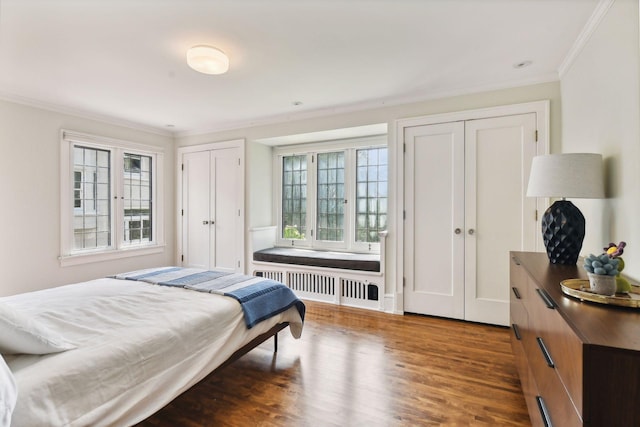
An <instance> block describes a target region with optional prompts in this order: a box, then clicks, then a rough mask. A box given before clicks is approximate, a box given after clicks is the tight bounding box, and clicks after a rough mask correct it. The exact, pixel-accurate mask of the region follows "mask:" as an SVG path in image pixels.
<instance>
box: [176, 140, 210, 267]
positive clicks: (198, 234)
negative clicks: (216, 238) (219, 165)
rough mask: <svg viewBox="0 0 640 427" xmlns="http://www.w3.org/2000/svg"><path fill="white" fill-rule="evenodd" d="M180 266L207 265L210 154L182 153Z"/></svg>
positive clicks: (208, 254) (208, 251) (199, 152)
mask: <svg viewBox="0 0 640 427" xmlns="http://www.w3.org/2000/svg"><path fill="white" fill-rule="evenodd" d="M182 164H183V171H182V210H183V215H182V239H183V241H182V248H183V249H182V250H183V260H182V265H183V266H185V267H195V268H205V269H208V268H209V262H210V258H211V250H210V241H211V235H210V231H211V229H210V227H209V223H208V221H209V219H210V216H211V215H210V203H209V202H210V200H209V195H210V193H211V190H210V185H211V183H210V179H211V178H210V169H211V168H210V154H209V152H208V151H198V152H194V153H185V154H184V155H183V157H182Z"/></svg>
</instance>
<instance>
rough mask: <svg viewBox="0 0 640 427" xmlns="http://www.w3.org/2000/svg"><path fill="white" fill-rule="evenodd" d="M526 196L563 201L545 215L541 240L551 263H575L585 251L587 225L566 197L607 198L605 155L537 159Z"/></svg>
mask: <svg viewBox="0 0 640 427" xmlns="http://www.w3.org/2000/svg"><path fill="white" fill-rule="evenodd" d="M527 197H556V198H561V200H557V201H556V202H555V203H554V204H552V205H551V206H550V207H549V208H548V209H547V210H546V211H545V213H544V215H543V216H542V239H543V241H544V246H545V247H546V249H547V255H548V256H549V261H550V262H551V263H552V264H567V265H570V264H575V263H576V262H577V261H578V255H579V254H580V249H582V241H583V240H584V230H585V222H584V216H583V215H582V212H580V209H578V208H577V207H576V206H575V205H574V204H573V203H571V202H570V201H568V200H566V198H567V197H571V198H582V199H600V198H603V197H604V170H603V165H602V155H600V154H593V153H566V154H550V155H545V156H536V157H534V158H533V162H532V163H531V174H530V175H529V186H528V188H527Z"/></svg>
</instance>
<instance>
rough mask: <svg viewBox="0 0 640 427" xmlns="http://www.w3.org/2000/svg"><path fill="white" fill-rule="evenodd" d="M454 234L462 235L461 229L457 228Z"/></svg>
mask: <svg viewBox="0 0 640 427" xmlns="http://www.w3.org/2000/svg"><path fill="white" fill-rule="evenodd" d="M453 232H454V233H456V234H460V233H462V230H460V229H459V228H456V229H455V230H453Z"/></svg>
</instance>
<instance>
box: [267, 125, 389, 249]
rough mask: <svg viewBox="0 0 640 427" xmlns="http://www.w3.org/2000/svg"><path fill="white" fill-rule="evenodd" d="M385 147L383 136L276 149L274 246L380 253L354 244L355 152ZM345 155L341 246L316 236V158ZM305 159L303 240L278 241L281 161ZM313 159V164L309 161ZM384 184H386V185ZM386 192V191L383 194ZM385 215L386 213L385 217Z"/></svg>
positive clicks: (376, 246)
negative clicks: (295, 156) (305, 207)
mask: <svg viewBox="0 0 640 427" xmlns="http://www.w3.org/2000/svg"><path fill="white" fill-rule="evenodd" d="M377 147H387V150H388V143H387V136H386V135H376V136H371V137H362V138H353V139H347V140H337V141H326V142H321V143H309V144H300V145H288V146H281V147H276V148H275V149H274V155H273V171H274V172H273V173H274V177H273V182H274V183H275V184H276V185H275V197H274V205H275V206H274V211H275V212H276V218H277V236H276V245H277V246H282V247H298V248H307V249H319V250H340V251H344V252H359V253H380V243H369V242H356V213H355V209H356V207H355V203H356V160H357V159H356V150H359V149H366V148H377ZM337 151H344V152H345V170H344V175H345V198H346V200H347V204H346V207H345V218H344V236H345V240H344V241H342V242H334V241H318V240H316V233H317V225H316V221H317V218H316V217H317V206H316V204H317V197H316V196H317V194H316V192H317V164H318V160H317V154H319V153H331V152H337ZM301 154H306V155H307V221H306V224H305V226H306V234H305V239H284V238H282V158H283V157H285V156H294V155H301ZM312 157H313V161H312ZM387 182H388V181H387ZM387 191H388V190H387ZM388 214H389V212H387V215H388Z"/></svg>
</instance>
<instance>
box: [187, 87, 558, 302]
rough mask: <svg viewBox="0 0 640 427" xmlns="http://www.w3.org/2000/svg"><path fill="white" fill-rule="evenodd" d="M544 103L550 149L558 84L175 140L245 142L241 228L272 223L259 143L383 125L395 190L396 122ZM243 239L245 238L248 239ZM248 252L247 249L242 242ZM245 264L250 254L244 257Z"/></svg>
mask: <svg viewBox="0 0 640 427" xmlns="http://www.w3.org/2000/svg"><path fill="white" fill-rule="evenodd" d="M544 99H548V100H550V101H551V103H550V104H551V106H550V108H551V131H550V133H551V135H550V142H551V144H552V145H553V143H554V141H555V140H558V139H559V137H560V87H559V83H558V82H554V83H544V84H538V85H531V86H523V87H518V88H512V89H505V90H497V91H491V92H484V93H476V94H470V95H463V96H456V97H450V98H444V99H435V100H430V101H424V102H418V103H412V104H404V105H396V106H389V107H385V108H378V109H373V110H367V111H359V112H353V113H344V114H338V115H333V116H327V117H319V118H311V119H305V120H295V121H288V122H285V123H279V124H271V125H263V126H255V127H249V128H243V129H234V130H229V131H224V132H217V133H209V134H204V135H194V136H184V137H179V138H176V143H177V145H178V146H188V145H195V144H205V143H211V142H220V141H227V140H233V139H240V138H245V139H246V141H247V180H246V182H247V189H246V190H247V191H246V194H247V197H248V200H247V215H246V229H247V230H248V229H250V228H253V227H262V226H268V225H274V224H275V218H274V216H273V213H272V212H265V207H266V206H267V201H268V199H269V200H270V199H271V197H272V194H273V193H272V191H271V188H272V166H271V165H270V162H271V158H270V157H271V149H270V148H269V147H265V146H262V145H260V144H258V143H256V142H255V140H257V139H261V138H271V137H277V136H285V135H294V134H300V133H308V132H317V131H324V130H331V129H339V128H348V127H354V126H363V125H369V124H374V123H388V129H389V148H390V150H389V152H390V162H391V168H390V172H389V176H390V182H389V188H391V189H393V188H395V186H396V182H395V180H396V178H395V176H394V175H395V173H396V170H397V169H396V167H395V165H394V162H396V159H395V152H396V150H395V144H396V141H395V135H394V133H393V132H394V129H395V128H396V127H395V121H396V120H398V119H401V118H408V117H417V116H424V115H429V114H439V113H446V112H455V111H463V110H470V109H478V108H485V107H494V106H499V105H508V104H517V103H522V102H530V101H539V100H544ZM395 211H396V206H395V195H394V194H390V199H389V212H390V215H389V238H388V240H387V254H388V255H387V265H386V275H387V278H386V281H387V290H386V293H387V295H389V294H390V293H393V292H395V277H396V268H395V259H396V247H397V245H399V244H402V239H398V237H397V236H396V233H395V227H396V226H395V224H396V221H397V218H395V216H394V214H395ZM247 238H248V236H247ZM245 247H247V248H249V247H250V245H249V242H246V246H245ZM246 257H247V259H250V257H251V254H249V253H247V254H246Z"/></svg>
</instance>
